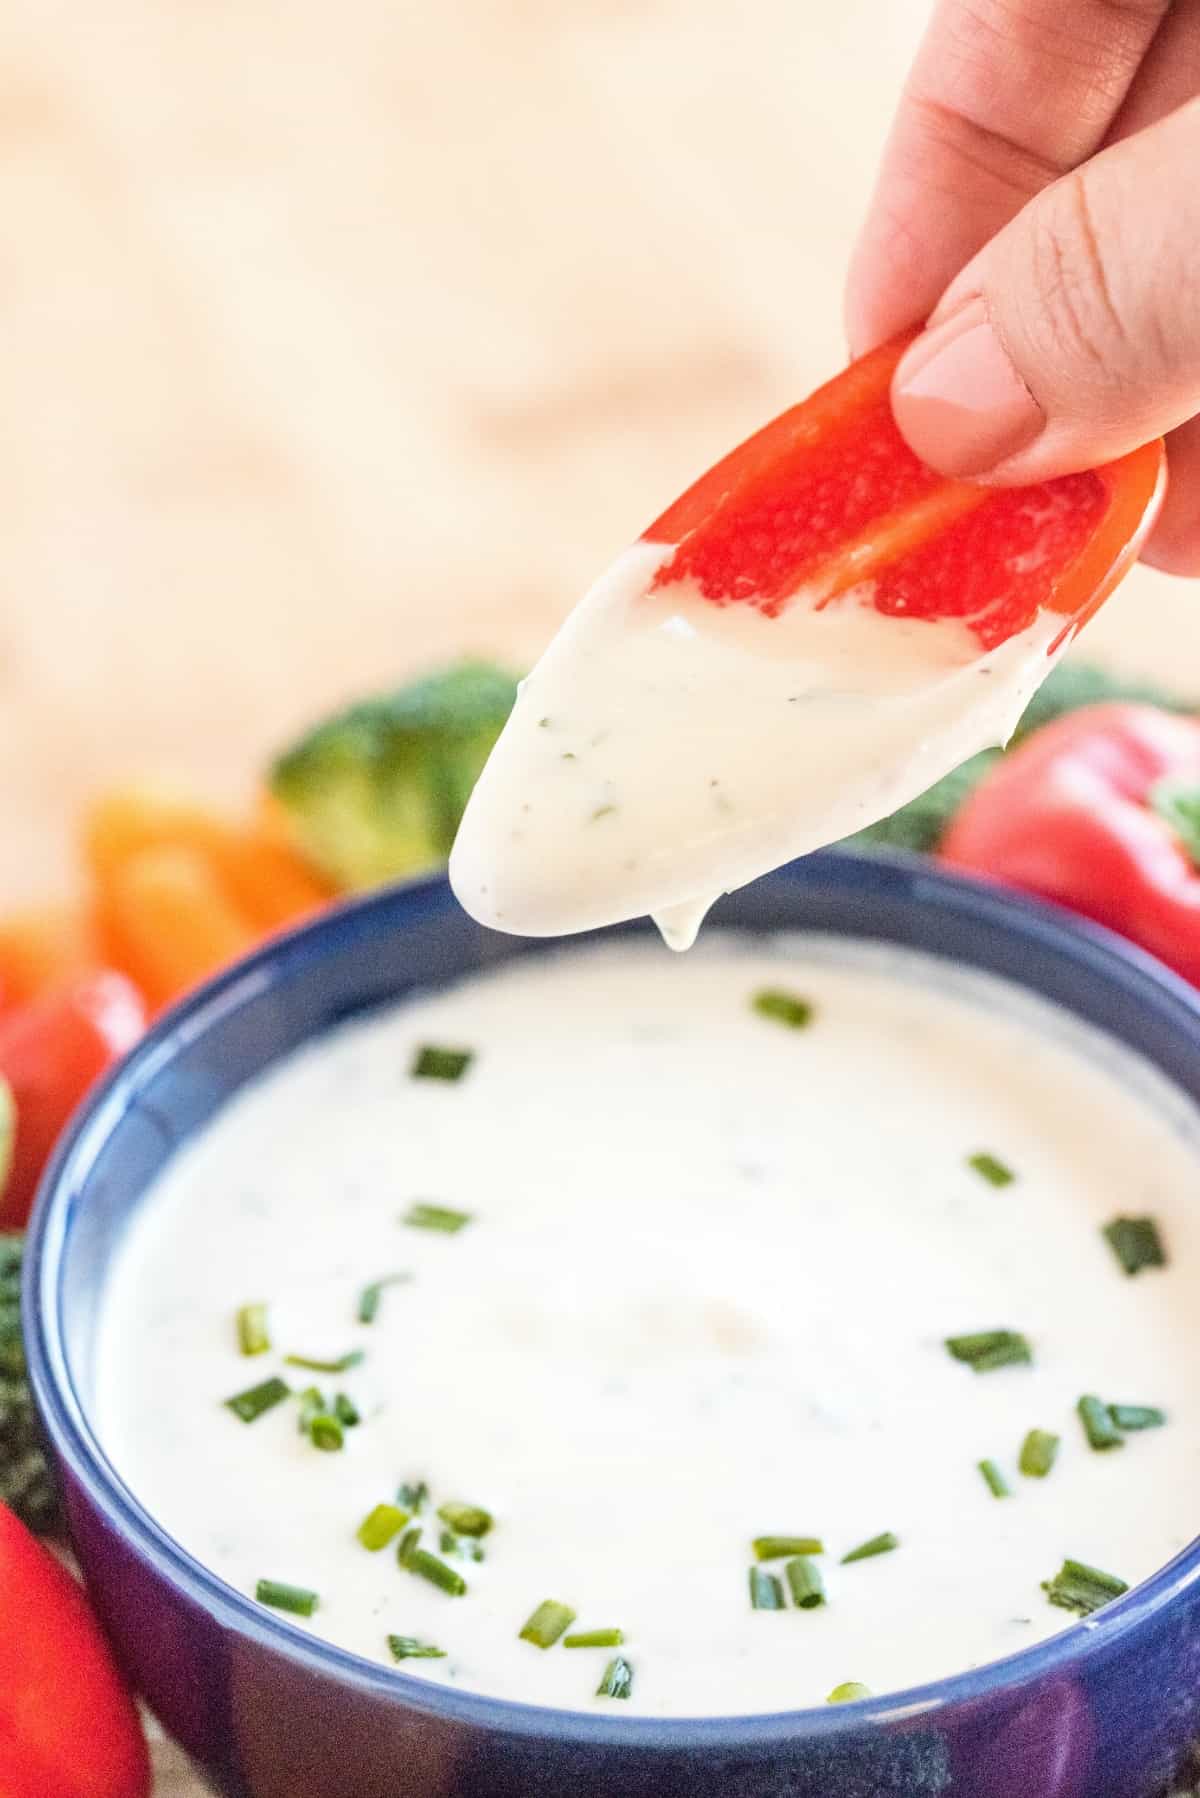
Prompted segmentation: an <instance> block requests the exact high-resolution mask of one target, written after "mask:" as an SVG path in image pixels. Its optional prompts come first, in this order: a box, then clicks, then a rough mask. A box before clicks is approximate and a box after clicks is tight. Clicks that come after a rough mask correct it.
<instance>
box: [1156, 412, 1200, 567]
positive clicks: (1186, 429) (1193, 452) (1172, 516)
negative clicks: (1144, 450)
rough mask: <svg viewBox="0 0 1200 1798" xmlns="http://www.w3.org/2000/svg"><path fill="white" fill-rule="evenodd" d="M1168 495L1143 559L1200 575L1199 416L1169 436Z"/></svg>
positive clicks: (1161, 565) (1157, 564) (1157, 565)
mask: <svg viewBox="0 0 1200 1798" xmlns="http://www.w3.org/2000/svg"><path fill="white" fill-rule="evenodd" d="M1167 462H1168V469H1169V479H1168V481H1167V497H1166V500H1165V502H1164V504H1163V509H1162V512H1161V514H1160V516H1159V520H1158V523H1157V524H1156V525H1155V527H1154V530H1153V531H1152V533H1151V536H1150V541H1149V543H1148V544H1147V545H1146V547H1145V549H1144V550H1143V551H1142V560H1143V562H1149V563H1151V564H1152V565H1153V566H1154V567H1155V568H1163V569H1165V570H1166V572H1167V573H1168V574H1191V575H1200V419H1196V418H1193V419H1190V420H1189V421H1188V423H1187V424H1185V425H1181V426H1180V427H1179V429H1178V430H1177V431H1172V432H1171V435H1170V436H1169V437H1168V438H1167Z"/></svg>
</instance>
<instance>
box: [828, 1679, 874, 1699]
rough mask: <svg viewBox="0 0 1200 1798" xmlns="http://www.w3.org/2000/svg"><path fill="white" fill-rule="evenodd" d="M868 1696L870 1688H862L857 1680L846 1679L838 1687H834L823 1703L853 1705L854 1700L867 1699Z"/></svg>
mask: <svg viewBox="0 0 1200 1798" xmlns="http://www.w3.org/2000/svg"><path fill="white" fill-rule="evenodd" d="M870 1696H871V1688H870V1686H864V1685H863V1684H862V1682H861V1681H860V1680H857V1679H848V1680H845V1681H844V1682H843V1683H842V1684H841V1685H840V1686H835V1687H834V1688H833V1691H832V1692H831V1693H830V1694H829V1696H828V1698H827V1699H826V1700H825V1702H826V1704H853V1703H854V1701H855V1699H856V1698H869V1697H870Z"/></svg>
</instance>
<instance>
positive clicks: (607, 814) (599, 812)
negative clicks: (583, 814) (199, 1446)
mask: <svg viewBox="0 0 1200 1798" xmlns="http://www.w3.org/2000/svg"><path fill="white" fill-rule="evenodd" d="M616 809H617V808H616V806H615V805H598V806H597V807H596V809H595V811H594V812H593V813H592V823H593V824H596V823H598V822H599V821H600V819H601V818H611V817H612V815H613V813H614V812H615V811H616Z"/></svg>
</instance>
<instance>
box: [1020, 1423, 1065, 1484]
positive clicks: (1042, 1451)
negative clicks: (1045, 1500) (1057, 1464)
mask: <svg viewBox="0 0 1200 1798" xmlns="http://www.w3.org/2000/svg"><path fill="white" fill-rule="evenodd" d="M1057 1454H1058V1437H1057V1436H1055V1435H1054V1434H1053V1432H1052V1431H1050V1430H1030V1432H1029V1434H1028V1435H1027V1436H1026V1438H1025V1440H1024V1442H1022V1444H1021V1455H1020V1459H1019V1460H1018V1462H1017V1466H1018V1467H1019V1468H1020V1470H1021V1472H1022V1473H1023V1474H1025V1475H1026V1476H1027V1478H1029V1479H1031V1480H1044V1479H1045V1477H1046V1475H1047V1474H1048V1473H1049V1472H1050V1469H1051V1468H1052V1467H1053V1466H1054V1461H1055V1457H1056V1455H1057Z"/></svg>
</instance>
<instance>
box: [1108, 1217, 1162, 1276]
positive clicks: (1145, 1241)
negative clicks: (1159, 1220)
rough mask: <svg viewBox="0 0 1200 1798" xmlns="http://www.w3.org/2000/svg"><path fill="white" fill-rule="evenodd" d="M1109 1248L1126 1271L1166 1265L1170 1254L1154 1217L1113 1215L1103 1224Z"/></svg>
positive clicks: (1136, 1271) (1130, 1272)
mask: <svg viewBox="0 0 1200 1798" xmlns="http://www.w3.org/2000/svg"><path fill="white" fill-rule="evenodd" d="M1104 1235H1105V1238H1106V1240H1107V1242H1108V1246H1109V1248H1110V1249H1111V1250H1112V1252H1113V1254H1114V1255H1115V1256H1116V1258H1117V1260H1118V1261H1119V1262H1120V1263H1121V1266H1122V1267H1123V1268H1124V1269H1125V1272H1126V1273H1127V1274H1139V1273H1141V1271H1142V1269H1143V1268H1144V1267H1165V1266H1166V1265H1167V1254H1166V1250H1165V1249H1164V1248H1163V1244H1162V1237H1161V1236H1160V1235H1159V1233H1158V1225H1157V1224H1156V1223H1155V1221H1154V1219H1153V1218H1152V1217H1114V1218H1113V1220H1112V1222H1111V1223H1107V1224H1105V1226H1104Z"/></svg>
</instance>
